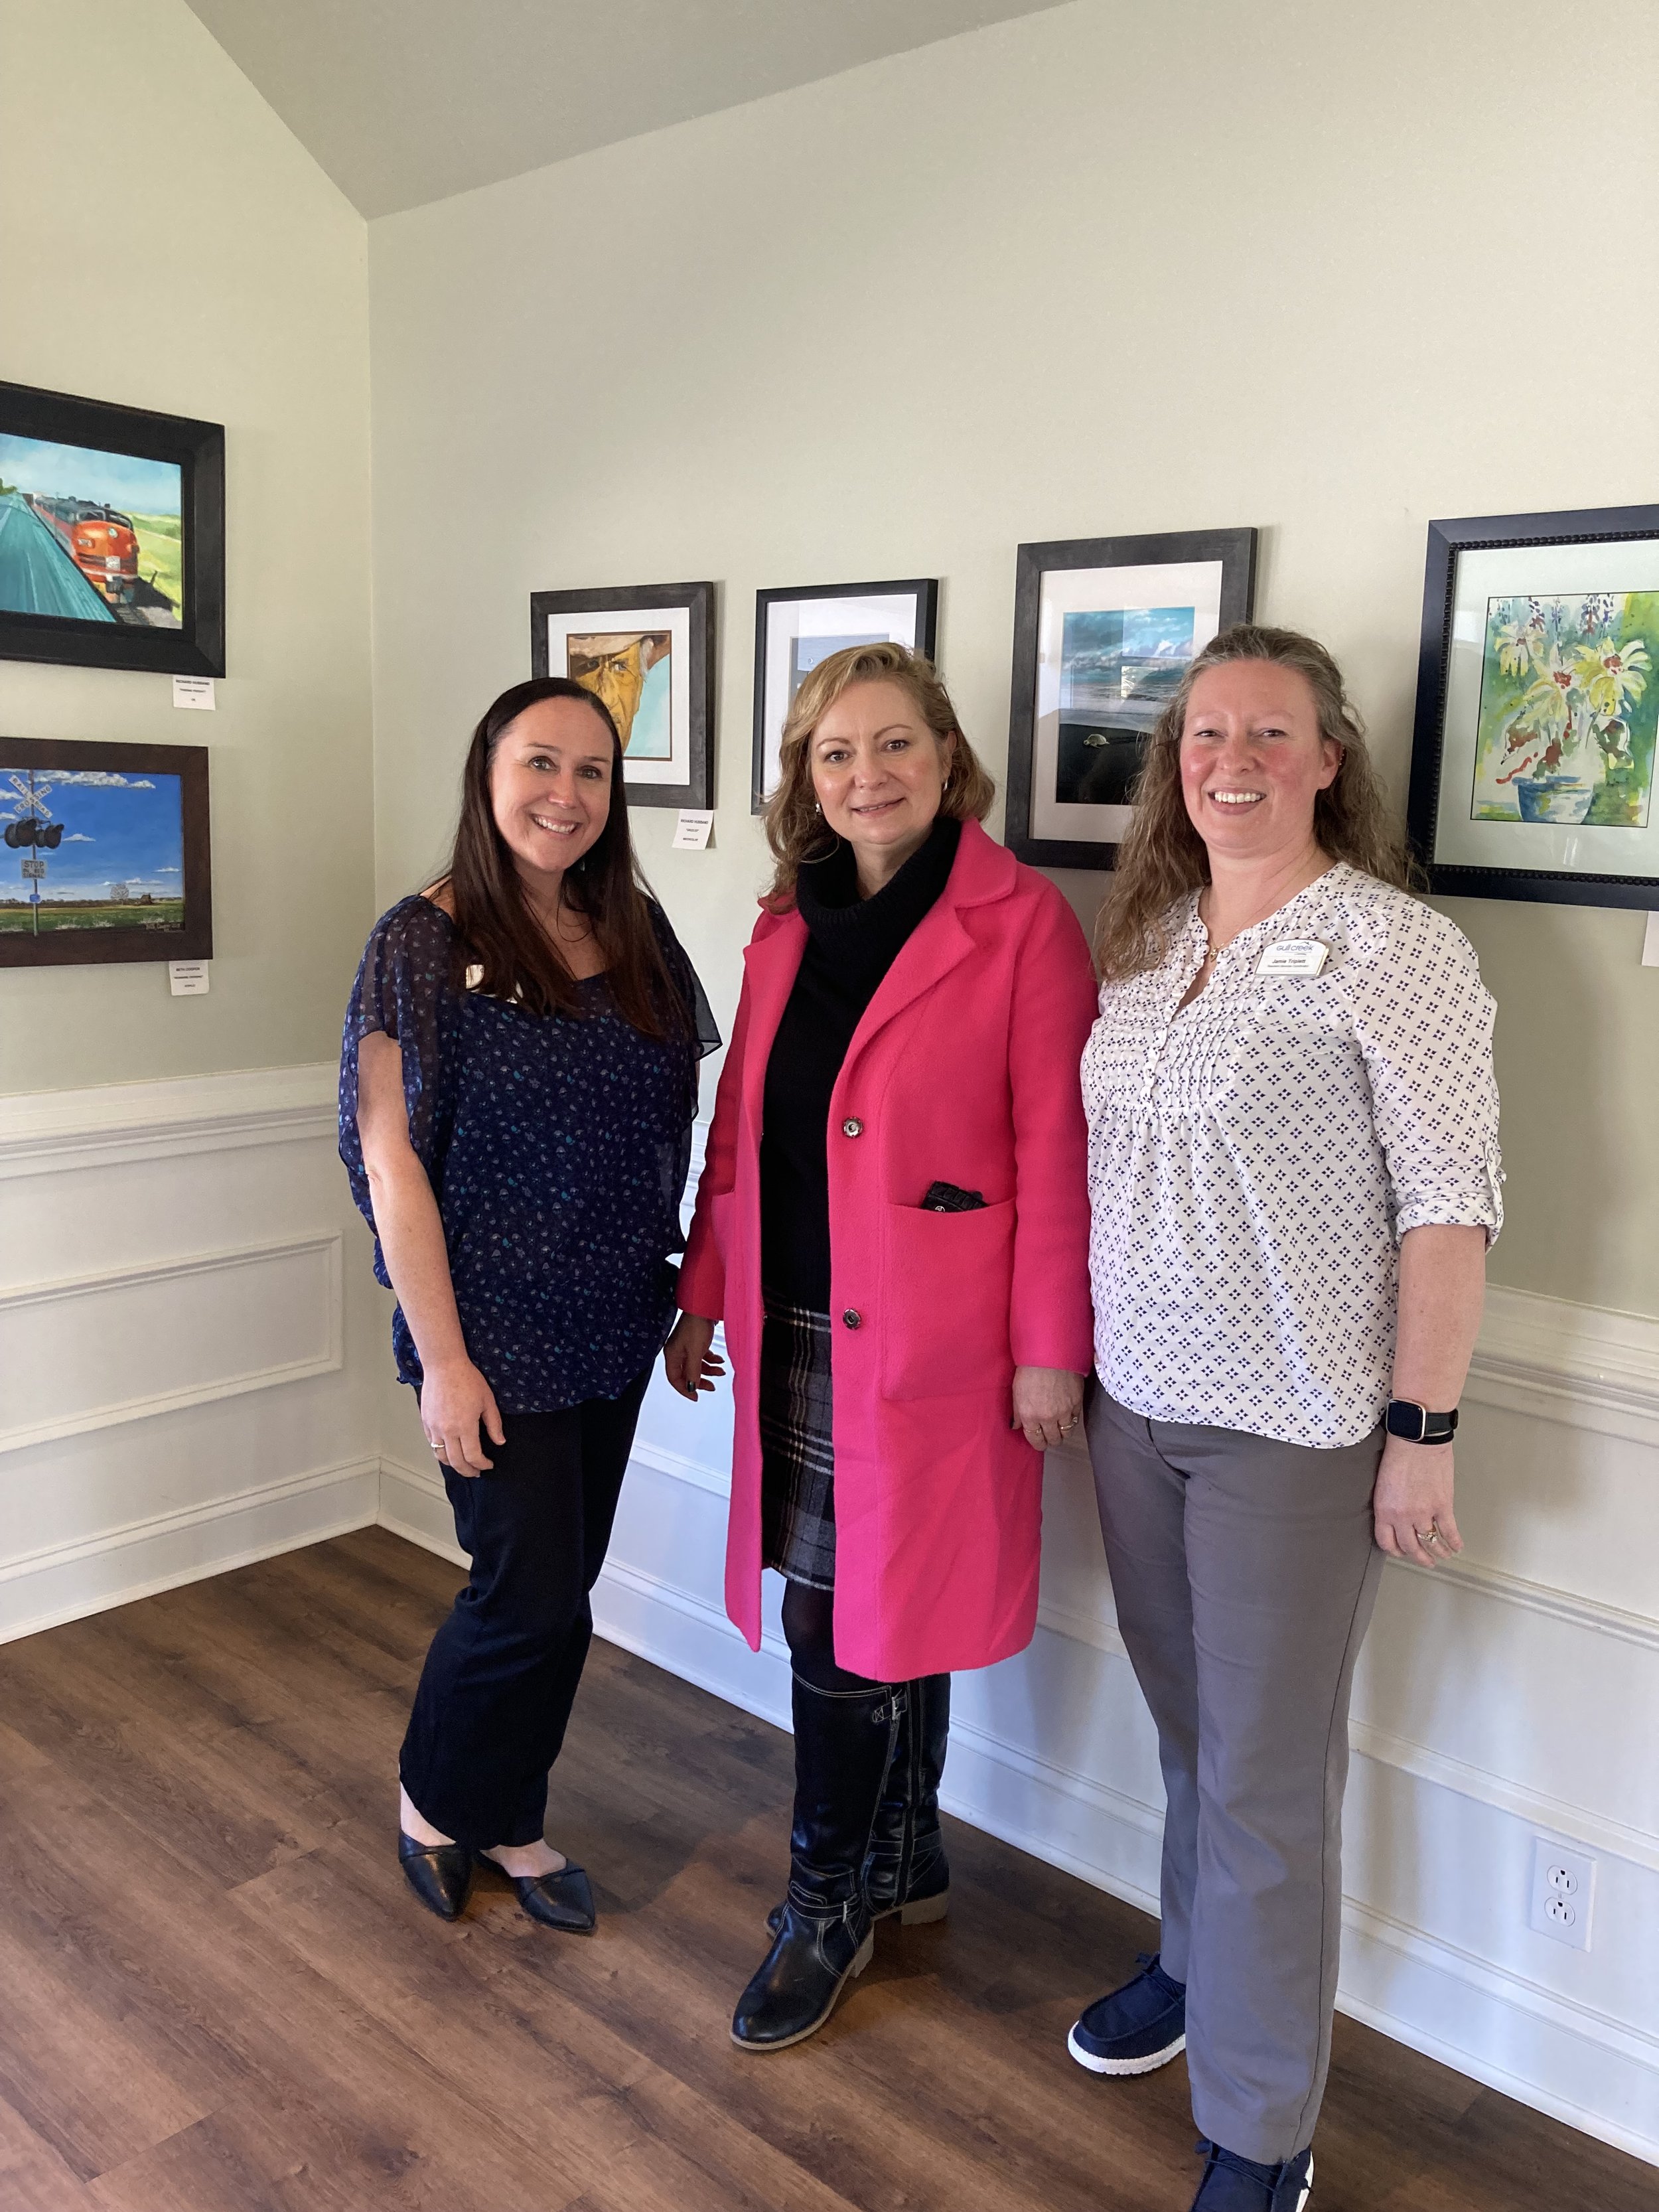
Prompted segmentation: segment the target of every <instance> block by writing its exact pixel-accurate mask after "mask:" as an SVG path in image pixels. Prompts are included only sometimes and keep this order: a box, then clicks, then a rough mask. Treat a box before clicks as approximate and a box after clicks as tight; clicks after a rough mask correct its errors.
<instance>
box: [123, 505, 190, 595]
mask: <svg viewBox="0 0 1659 2212" xmlns="http://www.w3.org/2000/svg"><path fill="white" fill-rule="evenodd" d="M132 526H133V530H134V532H136V533H137V539H138V574H140V575H141V576H142V577H143V580H144V581H145V582H146V583H147V584H154V585H155V588H156V590H157V591H158V592H165V593H166V594H167V598H168V599H171V600H172V602H173V612H174V614H176V615H181V614H182V613H183V612H184V599H185V586H184V565H183V553H182V550H181V539H180V535H179V518H178V516H177V515H176V514H135V515H134V516H133V518H132Z"/></svg>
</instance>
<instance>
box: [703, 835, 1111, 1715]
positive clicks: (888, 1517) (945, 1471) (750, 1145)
mask: <svg viewBox="0 0 1659 2212" xmlns="http://www.w3.org/2000/svg"><path fill="white" fill-rule="evenodd" d="M805 944H806V925H805V922H804V921H802V920H801V918H800V916H799V915H798V914H795V913H793V912H791V913H787V914H770V913H766V912H763V914H762V915H761V919H760V921H758V922H757V924H756V926H755V933H754V935H753V937H752V938H751V939H750V942H749V946H748V950H747V951H746V952H745V953H744V971H745V972H744V985H743V994H742V997H741V999H740V1000H739V1001H738V1018H737V1023H736V1025H735V1028H734V1030H733V1033H732V1045H731V1049H730V1051H729V1052H728V1054H727V1055H726V1066H725V1067H724V1069H723V1070H722V1071H721V1074H720V1089H719V1092H718V1094H717V1097H716V1099H715V1105H714V1127H713V1128H712V1130H711V1131H710V1133H709V1139H708V1158H707V1163H706V1164H705V1166H704V1169H703V1173H702V1182H701V1184H700V1185H699V1187H698V1190H697V1210H696V1219H695V1221H694V1222H693V1224H692V1228H691V1235H690V1241H689V1243H688V1244H687V1247H686V1254H685V1264H684V1267H682V1269H681V1271H680V1290H679V1299H680V1305H681V1307H682V1309H683V1310H684V1311H685V1312H687V1313H694V1314H702V1315H705V1316H707V1317H708V1319H710V1320H720V1319H724V1321H725V1323H726V1345H727V1347H728V1349H729V1351H730V1352H731V1356H732V1379H733V1384H734V1389H735V1395H736V1401H737V1431H736V1437H735V1440H734V1443H733V1446H732V1511H731V1520H730V1523H729V1527H728V1530H727V1536H726V1611H727V1612H728V1613H730V1615H731V1617H732V1620H733V1621H734V1622H735V1623H736V1624H737V1626H738V1627H739V1628H740V1629H741V1630H742V1631H743V1632H744V1635H745V1636H746V1637H747V1638H748V1639H749V1643H750V1648H751V1649H754V1650H758V1648H759V1645H760V1628H761V1594H760V1577H761V1444H760V1428H759V1420H758V1414H757V1401H758V1384H759V1370H760V1348H761V1328H762V1322H763V1310H762V1303H761V1279H760V1140H761V1103H762V1097H763V1091H764V1086H765V1081H766V1063H767V1060H768V1057H769V1054H770V1053H771V1049H772V1041H773V1039H774V1037H775V1036H776V1034H777V1029H778V1024H779V1021H780V1020H781V1018H782V1014H783V1009H784V1004H785V1001H786V1000H787V998H788V996H789V992H790V988H791V986H792V985H793V982H794V980H795V973H796V970H797V969H799V966H800V961H801V954H802V952H803V951H804V950H805ZM1094 1014H1095V987H1094V976H1093V971H1092V969H1091V965H1090V961H1089V954H1088V951H1087V948H1086V947H1085V944H1084V940H1083V932H1082V930H1081V929H1080V928H1079V925H1078V921H1077V918H1076V916H1075V915H1073V912H1072V910H1071V908H1069V907H1068V906H1067V905H1066V901H1065V900H1064V899H1063V898H1062V897H1061V896H1060V893H1059V891H1057V890H1055V889H1054V885H1053V884H1050V883H1049V882H1048V880H1047V878H1044V877H1042V876H1040V875H1038V874H1037V872H1036V870H1035V869H1033V868H1028V867H1025V866H1022V865H1021V864H1020V862H1018V860H1015V859H1014V857H1013V855H1012V854H1011V853H1008V852H1007V851H1006V850H1005V849H1004V848H1003V847H1002V846H1000V845H998V844H996V843H995V842H994V841H993V840H992V839H991V838H989V837H987V836H986V834H985V832H984V830H982V829H981V828H980V826H979V824H978V823H975V822H969V823H966V824H964V826H963V833H962V842H961V845H960V847H959V848H958V849H957V858H956V861H955V864H954V866H952V868H951V875H950V879H949V881H948V882H947V884H945V890H944V891H943V893H942V894H941V895H940V897H939V901H938V902H937V904H936V905H935V906H934V907H933V908H932V909H931V911H930V912H929V913H928V914H927V915H925V916H924V917H923V919H922V921H921V922H920V924H919V925H918V926H917V927H916V929H915V933H913V935H912V936H911V938H910V939H909V941H908V944H907V945H905V946H904V948H903V950H902V951H901V952H900V954H899V956H898V957H897V959H896V960H895V962H894V963H893V965H892V967H891V968H890V969H889V970H888V972H887V974H886V975H885V976H884V978H883V981H882V983H881V986H880V987H879V989H878V991H877V993H876V994H875V997H874V998H873V999H872V1000H871V1002H870V1005H869V1006H868V1007H867V1008H866V1012H865V1015H864V1018H863V1019H862V1021H860V1024H859V1026H858V1028H857V1030H856V1031H855V1032H854V1037H853V1042H852V1043H851V1045H850V1046H849V1048H848V1054H847V1058H846V1060H845V1062H844V1064H843V1066H842V1071H841V1073H840V1075H839V1077H838V1078H837V1079H836V1087H835V1091H834V1092H833V1093H832V1096H831V1101H830V1109H829V1133H828V1141H829V1246H830V1325H831V1339H832V1360H833V1372H834V1378H835V1449H836V1613H835V1625H836V1659H837V1660H838V1661H839V1662H840V1663H841V1665H842V1666H843V1667H848V1668H852V1669H853V1670H854V1672H855V1673H857V1674H866V1675H869V1676H871V1677H872V1679H874V1680H878V1681H906V1680H910V1679H911V1678H913V1677H914V1676H915V1675H918V1674H940V1673H944V1672H945V1671H946V1670H951V1669H955V1668H962V1667H988V1666H989V1665H991V1664H992V1662H994V1661H995V1660H998V1659H1006V1657H1007V1656H1009V1654H1010V1653H1011V1652H1015V1651H1019V1650H1024V1647H1025V1645H1026V1644H1029V1643H1030V1640H1031V1635H1032V1632H1033V1631H1034V1629H1035V1627H1036V1604H1037V1565H1038V1554H1039V1552H1040V1549H1041V1543H1042V1455H1041V1454H1040V1453H1039V1452H1035V1451H1033V1450H1032V1449H1031V1448H1030V1445H1029V1444H1028V1443H1026V1442H1025V1439H1024V1437H1023V1436H1022V1435H1021V1434H1020V1433H1019V1431H1017V1430H1014V1429H1011V1428H1010V1427H1009V1425H1008V1422H1009V1402H1010V1401H1009V1389H1010V1385H1011V1383H1012V1377H1013V1371H1014V1368H1015V1366H1016V1365H1019V1366H1022V1367H1066V1368H1071V1369H1073V1370H1074V1371H1075V1372H1077V1373H1079V1374H1084V1373H1086V1371H1087V1370H1088V1368H1089V1365H1090V1361H1091V1356H1092V1352H1091V1326H1090V1307H1089V1273H1088V1239H1089V1200H1088V1190H1087V1180H1086V1158H1085V1155H1086V1146H1087V1139H1086V1134H1085V1126H1084V1118H1083V1104H1082V1095H1081V1091H1080V1087H1079V1074H1078V1067H1079V1060H1080V1059H1081V1056H1082V1052H1083V1047H1084V1042H1085V1039H1086V1038H1087V1036H1088V1034H1089V1030H1090V1026H1091V1023H1092V1022H1093V1019H1094ZM936 1180H939V1181H943V1182H953V1183H957V1184H960V1185H961V1186H962V1187H963V1188H965V1189H968V1190H977V1191H979V1192H981V1194H983V1196H984V1198H985V1201H986V1203H985V1206H984V1208H983V1209H982V1210H981V1211H977V1212H969V1213H932V1212H925V1211H924V1210H923V1208H922V1206H921V1199H922V1195H923V1194H924V1193H925V1192H926V1190H927V1187H928V1185H929V1184H930V1183H932V1182H934V1181H936ZM853 1316H857V1320H856V1322H855V1323H854V1321H853Z"/></svg>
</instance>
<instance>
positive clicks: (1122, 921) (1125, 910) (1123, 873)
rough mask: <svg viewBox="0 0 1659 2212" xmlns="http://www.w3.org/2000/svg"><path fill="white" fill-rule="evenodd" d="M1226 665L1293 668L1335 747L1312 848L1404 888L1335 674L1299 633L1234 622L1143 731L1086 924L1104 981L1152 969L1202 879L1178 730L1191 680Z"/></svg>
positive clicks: (1389, 829) (1317, 647)
mask: <svg viewBox="0 0 1659 2212" xmlns="http://www.w3.org/2000/svg"><path fill="white" fill-rule="evenodd" d="M1233 660H1270V661H1272V662H1273V663H1274V664H1275V665H1277V666H1279V667H1280V668H1291V669H1294V670H1295V671H1296V672H1297V675H1298V676H1300V677H1301V678H1303V679H1304V682H1305V683H1306V684H1307V686H1308V688H1309V690H1310V691H1311V692H1312V693H1313V698H1314V706H1315V708H1316V712H1317V714H1318V717H1319V733H1320V735H1321V737H1323V738H1330V739H1331V741H1332V742H1333V744H1337V745H1340V747H1341V750H1342V763H1341V766H1340V768H1339V769H1337V772H1336V778H1335V781H1334V782H1333V783H1332V784H1331V785H1330V786H1329V787H1328V788H1327V789H1326V790H1324V791H1322V792H1320V793H1318V794H1317V796H1316V798H1315V800H1314V819H1313V826H1314V836H1316V838H1317V839H1318V841H1319V844H1320V847H1321V849H1322V851H1324V852H1325V853H1327V854H1329V856H1330V858H1331V859H1332V860H1346V862H1347V863H1348V865H1349V866H1350V867H1353V868H1359V869H1361V870H1363V871H1364V873H1365V874H1366V875H1368V876H1376V877H1379V878H1381V879H1382V881H1383V882H1384V883H1385V884H1399V885H1401V887H1402V888H1404V887H1407V886H1408V885H1409V884H1410V881H1411V871H1410V865H1409V863H1408V861H1407V857H1406V851H1405V847H1404V844H1403V842H1402V840H1401V836H1400V833H1399V832H1398V830H1397V829H1395V826H1394V824H1393V823H1392V822H1391V821H1390V819H1389V812H1388V808H1387V805H1386V804H1385V802H1384V800H1383V790H1382V787H1381V785H1380V784H1379V783H1378V781H1377V780H1376V769H1375V767H1374V766H1373V764H1372V762H1371V757H1370V752H1369V751H1368V750H1367V749H1366V745H1365V729H1364V723H1363V722H1362V721H1361V720H1360V719H1359V714H1358V710H1357V709H1356V708H1355V706H1354V704H1353V702H1352V700H1351V699H1350V698H1349V696H1348V692H1347V686H1346V684H1344V682H1343V680H1342V671H1341V670H1340V668H1339V667H1338V666H1337V665H1336V663H1335V661H1334V660H1333V659H1332V658H1331V656H1330V654H1329V653H1328V652H1327V651H1326V650H1325V648H1324V647H1323V646H1322V645H1321V644H1320V643H1319V642H1318V641H1317V640H1316V639H1314V638H1311V637H1304V635H1302V633H1301V632H1300V631H1299V630H1294V629H1267V628H1266V627H1265V626H1264V625H1263V624H1261V623H1233V625H1232V626H1231V629H1224V630H1223V631H1222V632H1221V633H1220V635H1218V636H1217V637H1213V638H1212V639H1211V641H1210V642H1209V644H1208V645H1206V647H1204V649H1203V651H1202V652H1201V653H1199V654H1197V655H1196V656H1195V658H1194V659H1193V660H1192V661H1191V662H1190V663H1189V665H1188V668H1187V671H1186V673H1185V674H1184V675H1183V676H1182V679H1181V683H1180V684H1179V686H1178V688H1177V689H1176V693H1175V696H1173V697H1172V698H1171V700H1170V703H1169V705H1168V706H1167V707H1166V708H1164V712H1163V713H1162V714H1160V715H1159V716H1158V721H1157V723H1156V725H1155V726H1154V727H1153V730H1152V738H1151V740H1150V742H1149V744H1148V745H1147V749H1146V765H1145V766H1144V767H1143V768H1142V769H1141V771H1140V775H1139V778H1138V780H1137V781H1136V784H1135V787H1134V790H1133V793H1132V794H1131V796H1132V798H1133V804H1134V817H1133V822H1132V823H1131V825H1130V829H1129V832H1128V835H1127V836H1126V837H1125V838H1124V840H1123V842H1122V843H1121V845H1120V846H1119V847H1118V848H1117V866H1116V867H1115V870H1114V872H1113V875H1112V882H1111V888H1110V890H1109V891H1108V892H1107V894H1106V900H1105V903H1104V905H1103V907H1102V908H1101V909H1100V918H1099V920H1098V921H1097V923H1096V924H1095V961H1096V964H1097V966H1098V968H1099V969H1100V972H1101V975H1102V976H1103V978H1104V979H1105V980H1106V981H1108V982H1112V981H1121V979H1122V978H1123V977H1124V976H1126V975H1140V974H1141V973H1142V972H1143V971H1144V970H1145V969H1148V968H1156V967H1157V965H1158V963H1159V961H1161V960H1162V959H1163V958H1164V955H1165V954H1166V953H1167V952H1168V951H1169V948H1170V910H1171V908H1173V907H1174V906H1175V905H1176V903H1177V902H1178V901H1180V900H1181V899H1182V898H1184V897H1185V896H1186V895H1187V894H1188V892H1189V891H1192V890H1198V889H1200V888H1201V887H1202V886H1203V885H1204V884H1207V883H1208V882H1209V880H1210V860H1209V854H1208V853H1207V852H1206V849H1205V845H1204V840H1203V839H1202V838H1201V837H1200V836H1199V834H1198V831H1197V830H1196V829H1194V827H1193V823H1192V819H1191V817H1190V816H1189V815H1188V812H1187V802H1186V800H1185V799H1183V798H1182V791H1181V733H1182V730H1183V729H1185V727H1186V725H1187V703H1188V700H1189V699H1190V698H1191V696H1192V692H1193V686H1194V684H1196V683H1197V681H1198V679H1199V678H1200V676H1202V675H1203V674H1204V673H1205V671H1206V670H1208V669H1212V668H1221V667H1225V665H1226V664H1227V663H1228V662H1229V661H1233Z"/></svg>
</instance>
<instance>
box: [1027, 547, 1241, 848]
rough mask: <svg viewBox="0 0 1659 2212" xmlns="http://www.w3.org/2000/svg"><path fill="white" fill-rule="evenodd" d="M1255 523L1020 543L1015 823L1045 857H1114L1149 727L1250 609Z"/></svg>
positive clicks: (1029, 846)
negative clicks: (1192, 665)
mask: <svg viewBox="0 0 1659 2212" xmlns="http://www.w3.org/2000/svg"><path fill="white" fill-rule="evenodd" d="M1255 544H1256V534H1255V531H1254V530H1183V531H1173V532H1162V533H1160V534H1159V535H1158V536H1156V537H1147V538H1060V539H1056V540H1054V541H1053V542H1051V543H1049V544H1039V545H1022V546H1021V547H1020V548H1019V552H1018V566H1017V569H1016V575H1015V585H1014V675H1013V696H1012V702H1011V704H1010V709H1009V725H1008V795H1007V816H1006V833H1005V834H1006V841H1007V843H1008V846H1009V848H1010V849H1011V850H1012V851H1013V852H1014V853H1016V854H1018V856H1019V858H1020V859H1021V860H1030V861H1032V862H1034V863H1036V865H1037V866H1040V867H1051V868H1109V867H1110V866H1111V865H1112V860H1113V856H1114V854H1115V851H1116V848H1117V845H1118V842H1119V840H1120V839H1121V837H1122V836H1123V834H1124V832H1125V830H1126V829H1127V828H1128V825H1129V820H1130V814H1131V794H1132V793H1133V788H1134V782H1135V778H1136V777H1137V776H1138V775H1139V773H1140V764H1141V762H1142V759H1143V758H1144V757H1145V754H1146V741H1147V739H1148V738H1149V737H1150V736H1151V735H1152V726H1153V724H1154V723H1155V722H1156V721H1157V720H1158V716H1159V715H1160V714H1162V713H1163V711H1164V708H1165V706H1167V704H1168V703H1169V701H1170V696H1171V695H1172V694H1173V692H1174V691H1175V690H1176V686H1177V685H1178V684H1179V683H1180V681H1181V678H1182V673H1183V671H1185V669H1186V666H1187V664H1188V661H1190V660H1191V659H1192V658H1193V656H1194V653H1198V652H1200V650H1201V649H1202V648H1203V647H1205V646H1206V645H1207V644H1208V643H1209V641H1210V640H1211V639H1212V637H1213V636H1214V635H1216V633H1217V631H1218V630H1222V629H1225V628H1226V627H1227V625H1228V624H1229V623H1236V622H1244V621H1247V620H1248V619H1249V614H1250V609H1251V605H1252V602H1253V599H1254V595H1255Z"/></svg>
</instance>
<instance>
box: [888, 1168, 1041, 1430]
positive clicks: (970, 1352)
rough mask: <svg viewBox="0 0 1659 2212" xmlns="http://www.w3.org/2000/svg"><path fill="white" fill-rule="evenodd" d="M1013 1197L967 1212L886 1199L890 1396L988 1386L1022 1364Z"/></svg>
mask: <svg viewBox="0 0 1659 2212" xmlns="http://www.w3.org/2000/svg"><path fill="white" fill-rule="evenodd" d="M1013 1261H1014V1201H1013V1200H1012V1198H1006V1199H1003V1200H1000V1202H999V1203H998V1204H997V1205H995V1206H975V1208H974V1209H973V1211H972V1212H968V1213H933V1212H929V1211H928V1210H927V1207H925V1206H889V1207H888V1208H887V1267H886V1271H885V1274H886V1285H887V1288H886V1297H885V1305H886V1313H885V1315H884V1318H883V1322H882V1323H881V1327H882V1333H883V1344H882V1382H883V1386H884V1390H885V1392H886V1395H888V1396H889V1397H890V1398H942V1397H955V1396H958V1395H962V1394H963V1393H966V1392H970V1391H971V1392H975V1393H979V1392H983V1391H984V1390H986V1389H988V1388H994V1387H996V1386H997V1385H999V1384H1000V1383H1005V1382H1006V1381H1007V1379H1008V1378H1009V1376H1012V1373H1013V1366H1014V1362H1013V1354H1012V1351H1011V1350H1010V1348H1009V1326H1008V1304H1009V1297H1010V1293H1011V1291H1012V1284H1013Z"/></svg>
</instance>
